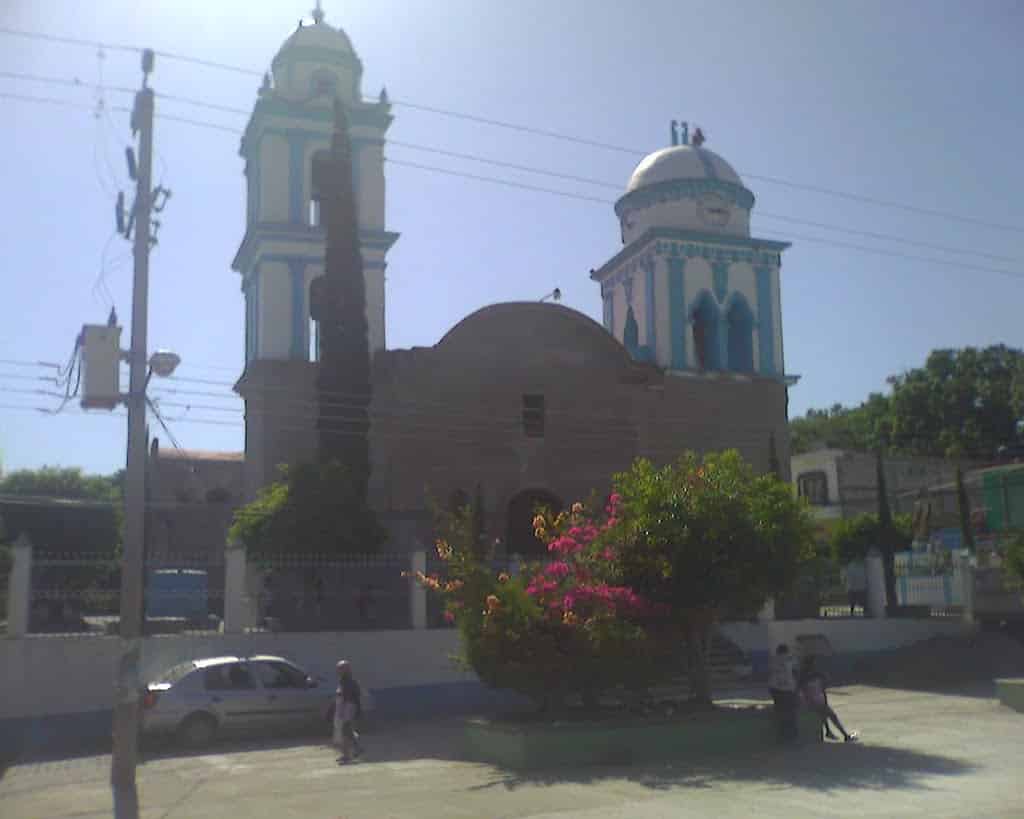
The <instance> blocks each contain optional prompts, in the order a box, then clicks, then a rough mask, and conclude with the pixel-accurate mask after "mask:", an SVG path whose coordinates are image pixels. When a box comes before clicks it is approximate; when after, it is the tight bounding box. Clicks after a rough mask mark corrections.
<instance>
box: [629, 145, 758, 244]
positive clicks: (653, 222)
mask: <svg viewBox="0 0 1024 819" xmlns="http://www.w3.org/2000/svg"><path fill="white" fill-rule="evenodd" d="M753 206H754V194H752V193H751V192H750V191H749V190H747V189H746V188H745V187H744V185H743V180H741V179H740V177H739V174H737V173H736V171H734V170H733V168H732V166H731V165H730V164H729V163H728V162H726V161H725V160H724V159H722V157H720V156H719V155H718V154H716V153H715V152H714V151H709V150H708V149H707V148H696V147H694V146H692V145H673V146H672V147H671V148H662V149H661V150H660V151H655V152H654V153H652V154H650V155H648V156H646V157H644V159H643V160H642V161H641V162H640V164H639V165H637V166H636V169H635V170H634V171H633V175H632V176H631V177H630V178H629V184H628V185H627V186H626V192H625V193H624V194H623V195H622V196H621V197H620V198H619V201H618V202H616V204H615V213H616V214H617V215H618V217H619V223H620V226H621V229H622V241H623V244H629V243H630V242H632V241H635V240H637V239H639V238H641V237H643V236H645V235H646V234H647V233H648V231H650V230H660V229H669V230H683V231H689V232H701V233H721V234H724V235H729V236H741V237H749V236H750V209H751V208H752V207H753Z"/></svg>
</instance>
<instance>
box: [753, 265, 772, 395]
mask: <svg viewBox="0 0 1024 819" xmlns="http://www.w3.org/2000/svg"><path fill="white" fill-rule="evenodd" d="M754 275H755V276H756V278H757V345H758V359H759V362H758V364H759V366H758V371H759V372H760V373H761V375H775V374H776V370H775V327H774V322H773V321H772V317H773V315H774V312H775V310H774V300H773V299H772V269H771V268H770V267H767V266H761V267H757V268H755V269H754Z"/></svg>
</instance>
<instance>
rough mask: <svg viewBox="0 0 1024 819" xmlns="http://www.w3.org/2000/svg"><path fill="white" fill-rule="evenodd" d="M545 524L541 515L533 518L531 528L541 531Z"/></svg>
mask: <svg viewBox="0 0 1024 819" xmlns="http://www.w3.org/2000/svg"><path fill="white" fill-rule="evenodd" d="M545 523H546V521H545V520H544V516H543V515H536V516H535V517H534V518H533V528H534V529H543V528H544V524H545Z"/></svg>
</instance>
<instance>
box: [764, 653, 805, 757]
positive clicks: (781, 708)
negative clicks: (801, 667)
mask: <svg viewBox="0 0 1024 819" xmlns="http://www.w3.org/2000/svg"><path fill="white" fill-rule="evenodd" d="M796 683H797V680H796V664H795V662H794V659H793V655H792V654H790V653H789V646H787V645H786V644H785V643H781V644H780V645H779V647H778V648H776V649H775V656H774V657H773V658H772V668H771V676H770V677H769V680H768V690H769V691H771V695H772V701H773V702H774V703H775V725H776V730H777V732H778V739H779V742H785V743H792V742H796V741H797V738H798V730H797V722H796V719H797V698H796Z"/></svg>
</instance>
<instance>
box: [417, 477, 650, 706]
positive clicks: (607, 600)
mask: <svg viewBox="0 0 1024 819" xmlns="http://www.w3.org/2000/svg"><path fill="white" fill-rule="evenodd" d="M618 501H619V499H618V496H617V495H612V497H611V499H610V501H609V503H608V505H607V506H606V507H605V509H604V510H603V512H604V514H603V515H594V514H592V513H590V512H589V511H588V510H587V509H586V508H585V507H584V506H583V504H581V503H577V504H574V505H573V507H572V509H571V510H569V511H563V512H560V513H558V514H557V515H556V514H554V513H553V511H552V510H538V513H537V516H536V517H535V518H534V528H535V531H536V534H537V536H538V537H539V538H541V539H542V540H545V541H546V542H547V543H548V560H546V561H544V562H541V563H535V564H530V565H528V566H525V567H523V569H522V570H521V572H520V573H519V574H518V576H511V575H509V574H508V573H507V572H500V573H495V572H494V571H493V570H491V569H490V567H489V566H488V565H487V564H486V563H485V562H483V561H482V560H480V559H479V556H478V554H477V553H476V552H475V550H474V549H473V548H472V543H471V540H470V539H469V538H467V537H466V530H467V526H466V525H465V521H462V520H460V519H459V517H458V516H455V517H454V519H452V520H451V521H450V525H449V526H448V527H447V530H448V531H447V532H446V537H444V538H442V539H441V540H439V541H438V543H437V551H438V556H439V557H440V558H441V559H442V560H443V561H445V562H446V564H447V578H445V579H441V578H439V577H437V576H432V575H425V574H422V573H421V574H419V575H418V576H417V579H418V580H419V581H420V583H422V584H423V585H425V586H426V587H427V588H428V589H431V590H432V591H434V592H435V593H437V594H440V595H441V596H442V598H443V600H444V607H445V617H446V619H448V620H449V621H450V622H454V623H455V624H456V625H457V627H458V628H459V631H460V633H461V637H462V649H463V659H464V660H465V662H466V664H467V665H468V666H469V667H470V668H472V669H473V671H475V672H476V674H477V676H478V677H479V678H480V679H481V680H482V681H483V682H484V683H485V684H487V685H490V686H492V687H496V688H510V689H513V690H515V691H518V692H520V693H523V694H525V695H527V696H529V697H530V698H532V699H533V700H534V701H535V702H537V704H538V705H540V706H543V707H545V708H558V707H560V706H562V705H564V704H565V703H566V702H567V701H570V700H572V699H573V698H574V697H575V698H579V699H580V700H582V701H583V703H584V704H586V705H593V704H594V703H595V702H596V698H597V696H598V695H599V694H600V693H601V692H602V691H607V690H610V689H613V688H620V687H625V688H627V689H633V690H636V689H641V688H643V687H644V686H645V685H647V684H649V683H650V682H651V681H652V680H653V679H655V678H656V677H657V676H658V674H659V672H660V670H662V669H664V668H665V663H664V659H665V654H666V653H667V652H668V651H669V650H670V649H669V647H668V645H667V643H666V641H665V639H664V638H663V637H662V635H661V634H660V631H659V629H658V628H657V627H656V622H657V620H658V619H659V618H662V619H663V612H661V611H659V610H658V609H657V608H656V607H654V606H652V605H650V604H649V603H648V602H647V601H646V600H644V599H643V598H641V597H640V596H639V595H637V594H636V592H634V591H633V590H632V589H630V588H628V587H626V586H622V585H615V584H613V583H610V582H609V577H611V576H612V575H613V574H614V568H613V564H614V562H615V560H616V557H617V553H616V550H615V547H614V545H612V539H611V537H610V532H611V531H613V529H614V527H615V526H616V524H617V522H618V520H617V517H616V513H617V505H618Z"/></svg>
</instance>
